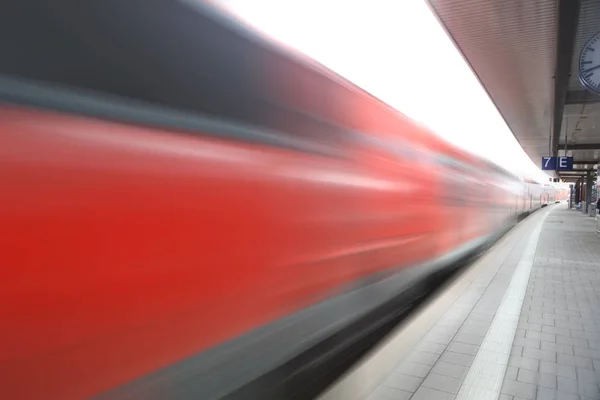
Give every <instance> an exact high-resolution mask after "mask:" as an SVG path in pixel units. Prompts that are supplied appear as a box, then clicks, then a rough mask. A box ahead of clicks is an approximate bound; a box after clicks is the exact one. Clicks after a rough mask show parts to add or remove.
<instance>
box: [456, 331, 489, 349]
mask: <svg viewBox="0 0 600 400" xmlns="http://www.w3.org/2000/svg"><path fill="white" fill-rule="evenodd" d="M483 338H484V336H480V335H469V334H466V333H459V334H457V335H456V336H455V337H454V339H453V341H455V342H460V343H466V344H474V345H476V346H479V345H480V344H481V342H483Z"/></svg>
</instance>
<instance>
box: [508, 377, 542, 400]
mask: <svg viewBox="0 0 600 400" xmlns="http://www.w3.org/2000/svg"><path fill="white" fill-rule="evenodd" d="M536 389H537V387H536V385H532V384H530V383H524V382H518V381H512V380H510V379H505V380H504V384H503V385H502V390H501V393H504V394H508V395H510V396H516V397H521V398H523V399H535V395H536Z"/></svg>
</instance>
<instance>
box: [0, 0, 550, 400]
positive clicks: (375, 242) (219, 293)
mask: <svg viewBox="0 0 600 400" xmlns="http://www.w3.org/2000/svg"><path fill="white" fill-rule="evenodd" d="M29 3H31V4H29ZM66 3H69V2H66ZM66 3H61V5H60V6H57V8H56V10H57V11H56V13H49V12H47V10H46V9H45V8H44V7H42V6H40V4H39V3H34V2H29V1H22V2H19V3H18V4H16V3H15V4H14V5H11V6H10V7H9V9H8V10H5V11H3V13H1V14H0V26H2V27H3V29H5V30H6V32H9V33H10V35H3V37H2V39H0V50H2V52H3V57H2V60H1V61H0V100H1V106H0V181H1V182H2V188H3V190H2V197H1V199H2V200H1V201H2V203H1V207H0V220H1V221H2V224H1V225H0V239H1V240H0V243H1V245H0V246H1V249H0V265H2V270H3V279H2V280H1V281H0V296H1V298H2V302H1V304H2V305H1V306H0V322H1V328H2V329H0V371H1V372H2V373H1V374H0V389H1V391H2V396H3V397H4V398H7V399H40V398H44V399H82V398H101V399H167V398H168V399H184V398H190V399H191V398H194V399H213V398H240V397H243V396H245V395H248V393H251V392H250V390H254V389H253V386H252V382H256V381H257V380H260V379H263V380H262V381H260V382H267V384H268V383H269V382H270V383H272V387H270V390H271V391H270V392H269V393H270V394H269V395H265V396H264V397H262V398H269V396H270V397H272V398H281V397H280V396H279V395H282V394H283V393H287V392H286V388H285V385H284V384H282V382H285V379H286V377H287V376H288V375H290V374H292V372H290V371H288V370H286V369H285V366H286V365H288V363H289V362H290V360H296V359H298V358H299V357H300V358H301V357H306V360H307V361H306V366H307V368H308V366H310V365H311V363H313V364H314V365H313V366H315V365H317V366H318V364H319V360H318V359H315V358H310V357H308V356H307V355H308V354H311V349H314V348H315V347H316V346H317V345H322V344H323V343H326V342H327V341H332V340H333V341H334V342H335V343H342V342H344V343H350V344H352V340H354V339H353V337H354V336H353V335H350V334H349V333H348V332H349V330H350V331H352V332H354V333H356V332H360V330H361V329H366V330H368V329H369V326H365V324H364V321H365V320H367V319H368V317H369V316H370V315H374V314H375V313H377V312H378V310H381V309H382V307H384V306H386V305H389V304H396V303H392V302H393V301H400V300H398V299H402V301H407V299H408V297H406V296H401V295H402V294H410V293H412V292H411V289H414V288H415V287H419V286H418V285H422V284H424V282H425V283H426V282H427V279H428V277H430V276H431V275H432V274H434V273H436V272H439V271H443V270H447V269H451V268H453V267H454V266H455V265H456V263H457V262H458V261H460V260H462V259H464V258H465V257H467V256H469V255H471V254H474V253H475V252H477V251H479V250H480V249H481V248H482V247H483V246H486V245H489V244H490V243H493V241H494V240H495V238H497V237H498V235H500V234H502V232H504V231H505V230H506V229H508V228H510V227H511V226H512V225H513V224H514V223H516V221H517V219H518V218H519V217H520V216H522V215H523V214H526V213H528V212H531V211H533V210H535V209H536V208H539V207H541V206H543V205H546V204H548V203H549V202H550V201H551V198H552V199H554V197H551V196H554V192H553V191H552V190H550V189H549V190H546V189H545V188H544V187H542V186H541V185H538V184H535V183H534V182H525V181H524V180H523V179H521V178H519V177H516V176H513V175H511V174H510V173H508V172H506V171H504V170H503V169H502V168H499V167H498V166H496V165H494V164H492V163H490V162H488V161H485V160H483V159H480V158H478V157H476V156H474V155H472V154H469V153H466V152H463V151H461V150H460V149H457V148H455V147H453V146H451V145H450V144H448V143H446V142H444V141H443V140H441V139H439V138H438V137H437V136H435V135H434V134H432V133H431V132H429V131H427V130H426V129H425V128H423V127H422V126H420V125H418V124H415V123H413V122H412V121H410V120H409V119H407V118H405V117H404V116H403V115H401V114H400V113H398V112H396V111H395V110H393V109H391V108H390V107H388V106H386V105H385V104H383V103H382V102H380V101H378V100H377V99H375V98H373V97H372V96H370V95H369V94H367V93H365V92H364V91H362V90H360V89H359V88H357V87H355V86H353V85H352V84H350V83H349V82H347V81H345V80H343V79H342V78H340V77H338V76H336V75H335V74H333V73H332V72H330V71H327V70H325V69H324V68H322V67H320V66H318V65H317V64H316V63H314V62H312V61H310V60H306V59H304V58H303V57H302V56H300V55H297V54H292V53H291V52H289V51H284V50H282V49H280V48H278V47H277V46H274V45H273V44H272V43H269V42H268V41H266V40H264V39H262V38H261V37H260V36H258V35H256V34H254V33H252V32H248V31H247V30H245V29H243V28H240V27H239V26H236V25H235V24H232V23H231V21H229V20H226V19H224V18H222V17H221V16H219V15H218V14H217V13H215V12H214V10H213V9H211V8H210V7H208V6H206V5H205V4H202V3H197V4H194V5H192V3H188V2H173V1H166V0H164V1H163V0H156V1H153V2H150V3H147V2H142V1H138V0H131V1H128V2H122V1H117V0H105V1H103V2H99V3H97V4H92V3H87V2H71V3H69V4H68V6H66ZM63 4H65V5H63ZM141 9H143V10H144V13H143V14H140V13H139V10H141ZM175 21H177V22H175ZM31 32H34V33H35V34H30V33H31ZM7 37H9V38H10V43H9V42H8V41H7V40H8V39H7ZM22 49H27V50H28V51H22ZM556 199H557V200H558V197H557V198H556ZM398 304H399V303H398ZM366 318H367V319H366ZM335 349H336V346H335V345H332V346H331V347H328V351H329V353H328V356H329V355H331V356H332V357H334V356H339V354H336V350H335ZM286 371H287V372H286ZM265 377H270V380H268V379H267V380H264V379H265ZM267 386H268V385H267ZM263 388H264V387H263ZM288 394H289V393H288ZM236 396H237V397H236ZM246 398H247V397H246Z"/></svg>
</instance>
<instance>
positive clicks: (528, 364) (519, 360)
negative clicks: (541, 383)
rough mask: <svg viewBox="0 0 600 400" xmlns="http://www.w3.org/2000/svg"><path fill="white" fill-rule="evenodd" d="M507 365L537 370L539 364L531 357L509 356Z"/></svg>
mask: <svg viewBox="0 0 600 400" xmlns="http://www.w3.org/2000/svg"><path fill="white" fill-rule="evenodd" d="M508 365H509V366H511V367H517V368H523V369H528V370H530V371H537V370H538V369H539V366H540V362H539V360H534V359H532V358H526V357H517V356H511V357H510V359H509V360H508Z"/></svg>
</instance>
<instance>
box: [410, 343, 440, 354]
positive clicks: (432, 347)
mask: <svg viewBox="0 0 600 400" xmlns="http://www.w3.org/2000/svg"><path fill="white" fill-rule="evenodd" d="M446 346H447V345H446V344H440V343H434V342H425V341H422V342H421V343H419V344H418V345H417V348H416V350H417V351H423V352H425V353H433V354H438V355H440V354H442V353H443V352H444V350H446Z"/></svg>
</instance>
